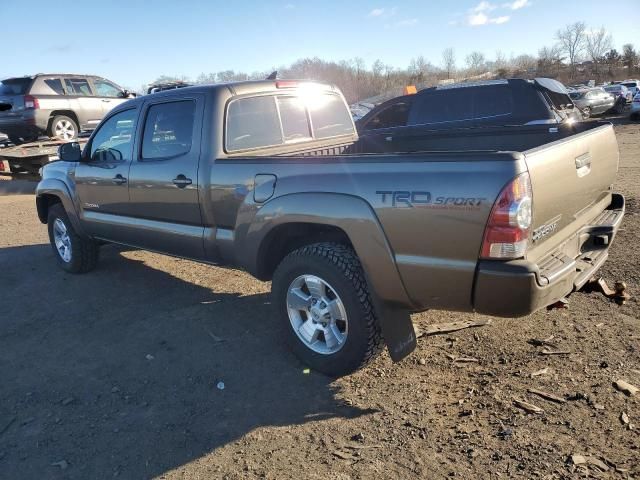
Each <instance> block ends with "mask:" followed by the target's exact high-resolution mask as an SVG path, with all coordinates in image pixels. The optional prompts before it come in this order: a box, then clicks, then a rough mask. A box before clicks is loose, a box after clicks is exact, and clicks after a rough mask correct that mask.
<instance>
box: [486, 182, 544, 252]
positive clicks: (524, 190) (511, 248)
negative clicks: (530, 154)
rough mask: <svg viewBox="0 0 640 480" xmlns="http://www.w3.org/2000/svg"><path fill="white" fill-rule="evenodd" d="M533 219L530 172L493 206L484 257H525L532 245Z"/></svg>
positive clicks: (508, 189) (504, 193)
mask: <svg viewBox="0 0 640 480" xmlns="http://www.w3.org/2000/svg"><path fill="white" fill-rule="evenodd" d="M532 217H533V200H532V197H531V180H530V178H529V173H528V172H525V173H522V174H520V175H518V176H517V177H516V178H514V179H513V180H512V181H511V182H509V183H508V184H507V185H506V186H505V187H504V188H503V189H502V191H501V192H500V195H498V199H497V200H496V202H495V203H494V204H493V208H492V209H491V215H489V220H488V222H487V226H486V227H485V230H484V239H483V241H482V250H481V253H480V257H481V258H490V259H513V258H520V257H524V255H525V253H526V252H527V247H528V246H529V228H530V227H531V220H532Z"/></svg>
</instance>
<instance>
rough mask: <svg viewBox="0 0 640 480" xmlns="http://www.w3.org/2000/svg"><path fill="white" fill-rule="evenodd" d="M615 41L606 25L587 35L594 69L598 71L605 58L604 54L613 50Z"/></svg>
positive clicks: (588, 52) (587, 44) (587, 43)
mask: <svg viewBox="0 0 640 480" xmlns="http://www.w3.org/2000/svg"><path fill="white" fill-rule="evenodd" d="M612 44H613V42H612V40H611V35H610V34H609V33H607V31H606V30H605V29H604V27H601V28H600V30H595V31H593V32H590V33H588V34H587V35H586V49H587V54H588V55H589V58H590V59H591V61H592V62H593V69H594V71H595V73H596V74H597V73H598V64H599V63H600V62H602V61H603V60H604V54H605V53H607V52H608V51H609V50H611V46H612Z"/></svg>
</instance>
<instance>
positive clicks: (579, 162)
mask: <svg viewBox="0 0 640 480" xmlns="http://www.w3.org/2000/svg"><path fill="white" fill-rule="evenodd" d="M458 92H460V90H459V91H458ZM462 92H464V90H462ZM472 102H473V101H472ZM432 136H433V138H434V139H435V140H436V141H437V142H438V143H437V146H436V148H434V149H433V150H432V151H427V152H420V153H394V154H371V153H369V152H366V151H365V152H363V154H358V153H353V152H356V151H358V150H359V148H360V147H359V146H358V144H359V141H358V136H357V134H356V131H355V128H354V124H353V120H352V119H351V115H350V112H349V108H348V106H347V104H346V102H345V100H344V98H343V96H342V95H341V94H340V92H339V90H338V89H337V88H335V87H333V86H331V85H322V84H314V83H308V82H295V81H278V80H276V81H257V82H243V83H235V84H218V85H206V86H204V85H203V86H197V87H190V88H181V89H176V90H170V91H165V92H160V93H156V94H153V95H145V96H141V97H139V98H136V99H134V100H131V101H129V102H127V103H125V104H123V105H119V106H118V107H116V108H115V109H114V110H113V111H112V112H110V113H109V114H108V115H107V116H106V118H105V119H104V120H103V121H102V123H101V124H100V125H99V126H98V128H97V129H96V131H95V132H94V133H93V135H92V136H91V138H90V140H89V142H88V143H87V145H86V146H85V148H84V150H82V151H81V149H80V146H79V145H78V144H76V143H74V142H71V143H66V144H64V145H63V146H61V147H60V151H59V156H60V159H61V161H57V162H53V163H49V164H48V165H45V166H44V167H43V168H42V177H43V178H42V180H41V182H40V183H39V184H38V186H37V191H36V207H37V212H38V217H39V219H40V220H41V221H42V222H43V223H45V224H47V225H48V227H47V228H48V232H49V238H50V241H51V246H52V251H53V254H54V255H55V259H56V262H57V263H58V264H59V265H60V267H62V268H63V269H64V270H66V271H68V272H72V273H83V272H88V271H90V270H91V269H93V268H94V267H95V266H96V262H97V260H98V254H99V249H100V245H101V244H103V243H105V242H113V243H121V244H125V245H130V246H135V247H139V248H142V249H149V250H153V251H157V252H164V253H167V254H170V255H174V256H177V257H184V258H190V259H194V260H197V261H202V262H207V263H216V264H220V265H230V266H235V267H239V268H243V269H245V270H247V271H249V272H250V273H251V274H252V275H254V276H255V277H257V278H260V279H262V280H272V289H273V299H272V304H273V308H275V309H276V312H277V317H276V318H275V319H274V321H277V322H278V323H277V326H276V327H274V328H278V327H279V328H280V331H281V337H279V338H282V339H283V340H284V341H286V342H287V343H289V345H290V346H291V348H292V349H293V351H294V352H295V353H296V354H297V355H298V356H299V357H300V358H301V360H302V361H303V362H304V363H305V364H306V365H309V366H310V367H312V368H313V369H314V370H317V371H320V372H324V373H327V374H329V375H342V374H347V373H350V372H353V371H354V370H356V369H358V368H360V367H362V366H363V365H365V364H366V363H367V362H369V361H370V360H371V359H372V358H374V357H375V356H376V354H377V353H378V352H379V349H380V347H381V346H382V345H383V342H386V344H387V347H388V349H389V352H390V356H391V358H392V359H393V360H394V361H398V360H400V359H402V358H403V357H404V356H406V355H407V354H408V353H410V352H411V351H412V350H413V349H414V347H415V345H416V336H415V332H414V330H413V326H412V324H411V319H410V316H409V313H410V312H414V311H423V310H426V309H432V308H433V309H441V310H455V311H467V312H472V311H475V312H479V313H484V314H489V315H498V316H505V317H517V316H521V315H527V314H529V313H531V312H533V311H535V310H537V309H539V308H543V307H545V306H546V305H549V304H553V303H554V302H556V301H558V299H561V298H563V297H565V296H566V295H567V294H569V293H570V292H572V291H573V290H574V289H577V288H580V287H581V286H582V285H584V284H585V283H586V282H587V281H588V280H589V279H590V278H592V277H593V275H594V274H595V272H596V270H597V269H598V268H599V267H600V266H601V265H602V263H603V262H604V261H605V259H606V258H607V252H608V248H609V246H610V245H611V243H612V240H613V238H614V236H615V233H616V231H617V230H618V227H619V226H620V223H621V221H622V218H623V215H624V198H623V197H622V196H621V195H619V194H616V193H614V192H613V191H612V190H611V185H612V184H613V183H614V181H615V178H616V172H617V168H618V150H617V143H616V138H615V133H614V130H613V127H612V125H610V124H604V125H603V124H598V123H591V122H578V123H575V124H548V123H543V124H534V125H526V126H513V127H494V128H491V127H489V128H486V127H485V128H476V129H467V131H466V132H462V131H461V130H460V129H458V130H455V131H447V130H438V131H436V132H435V133H434V134H433V135H432ZM134 145H135V146H136V148H134ZM592 167H593V168H592ZM102 274H103V275H108V272H102ZM114 300H116V299H114ZM265 308H267V307H265ZM269 308H271V307H269ZM270 314H271V310H265V311H264V312H262V311H260V312H255V316H256V318H258V319H262V318H265V317H268V316H270Z"/></svg>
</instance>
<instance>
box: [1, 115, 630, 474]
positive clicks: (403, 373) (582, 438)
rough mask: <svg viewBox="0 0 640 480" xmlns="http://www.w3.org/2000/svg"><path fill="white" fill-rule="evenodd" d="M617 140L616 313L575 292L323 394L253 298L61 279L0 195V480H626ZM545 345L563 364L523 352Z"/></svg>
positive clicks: (208, 289) (28, 212) (625, 178)
mask: <svg viewBox="0 0 640 480" xmlns="http://www.w3.org/2000/svg"><path fill="white" fill-rule="evenodd" d="M620 123H621V124H620V125H617V126H616V131H617V134H618V141H619V145H620V150H621V158H620V171H619V176H618V181H617V185H616V188H617V190H618V191H620V192H622V193H623V194H624V195H625V196H626V199H627V216H626V218H625V221H624V223H623V226H622V229H621V231H620V233H619V235H618V237H617V239H616V242H615V244H614V245H613V246H612V248H611V255H610V258H609V260H608V262H607V263H606V265H605V266H604V268H603V270H602V272H601V273H602V275H603V276H605V277H606V278H607V279H608V280H610V281H613V280H617V279H621V280H624V281H626V282H627V284H628V285H629V291H630V293H631V295H632V296H633V297H632V299H631V301H629V302H628V303H627V304H626V305H624V306H618V305H616V304H615V303H612V302H610V301H609V300H607V299H606V298H605V297H603V296H602V295H600V294H597V293H589V294H587V293H576V294H574V295H572V296H571V297H570V304H569V308H568V309H566V310H553V311H550V312H548V311H541V312H537V313H535V314H534V315H531V316H529V317H527V318H523V319H518V320H507V319H497V318H494V319H492V322H491V324H490V325H487V326H484V327H480V328H474V329H467V330H462V331H459V332H456V333H451V334H446V335H440V336H430V337H422V338H420V339H419V341H418V348H417V351H416V352H415V353H414V354H413V355H412V356H411V357H409V358H408V359H406V360H405V361H403V362H401V363H399V364H393V363H392V362H391V361H390V359H389V357H388V356H387V355H386V353H385V354H384V355H382V356H381V357H380V358H378V359H377V360H376V361H375V362H374V364H373V365H372V366H370V367H369V368H367V369H365V370H363V371H361V372H358V373H357V374H355V375H352V376H350V377H346V378H342V379H339V380H331V379H328V378H326V377H324V376H322V375H319V374H316V373H314V372H311V373H309V374H307V373H305V372H304V365H302V364H300V363H299V362H298V361H297V360H296V359H295V358H294V357H293V356H292V355H291V354H290V353H288V351H287V350H286V349H285V347H284V346H283V345H282V342H281V339H280V338H279V337H278V335H277V333H276V330H275V329H274V328H273V321H274V319H273V314H272V309H271V306H270V305H269V294H268V292H269V287H270V286H269V284H268V283H261V282H258V281H256V280H254V279H253V278H251V277H249V276H248V275H246V274H244V273H242V272H239V271H232V270H223V269H219V268H214V267H211V266H206V265H200V264H197V263H193V262H190V261H185V260H179V259H175V258H169V257H165V256H162V255H157V254H153V253H147V252H140V251H134V250H128V249H123V248H116V247H105V248H103V251H102V253H101V261H100V264H99V267H98V269H97V270H96V271H94V272H92V273H90V274H88V275H82V276H74V275H70V274H66V273H64V272H63V271H62V270H61V269H59V268H58V267H57V266H56V264H55V262H54V259H53V257H52V252H51V250H50V247H49V245H48V242H47V237H46V229H45V227H44V226H43V225H41V224H40V223H39V222H38V220H37V217H36V213H35V207H34V198H33V196H32V195H31V194H29V192H30V191H31V189H32V188H33V184H32V183H30V182H28V181H16V180H6V181H0V191H5V192H9V191H10V192H12V193H11V194H9V195H5V196H0V298H1V302H2V306H1V307H0V381H1V383H0V477H1V478H6V479H36V478H53V479H55V478H73V479H98V478H114V477H119V478H127V479H128V478H132V479H133V478H152V477H159V478H168V479H176V478H181V479H184V478H187V479H196V478H229V479H239V478H268V479H275V478H278V479H280V478H296V479H302V478H305V479H340V480H347V479H371V478H375V479H385V478H390V479H392V478H393V479H395V478H429V479H431V478H433V479H436V478H445V477H455V478H465V479H466V478H482V479H485V478H486V479H495V478H527V479H535V478H640V394H636V395H635V396H626V395H625V394H624V393H621V392H619V391H617V390H616V389H615V388H614V387H613V385H612V383H613V382H614V381H616V380H619V379H622V380H626V381H627V382H629V383H631V384H633V385H636V386H640V328H639V327H640V306H639V303H638V300H637V299H638V296H639V295H640V278H639V277H640V268H639V267H640V251H639V250H640V242H639V240H638V239H639V235H640V215H639V214H640V204H639V202H640V125H639V124H629V125H627V124H625V122H620ZM10 185H11V187H10ZM20 193H22V194H20ZM25 193H26V194H25ZM480 318H483V317H480V316H478V315H471V314H452V313H446V312H435V311H433V312H426V313H422V314H419V315H416V316H415V317H414V320H415V322H416V324H417V326H418V327H422V328H423V329H424V328H425V326H426V325H428V324H431V323H440V322H449V321H454V320H465V319H472V320H474V319H476V320H477V319H480ZM549 337H553V338H551V339H550V340H549V341H550V342H551V343H553V344H555V345H556V348H557V349H559V350H563V351H568V352H570V353H568V354H565V355H543V354H542V351H543V350H544V348H545V347H544V346H536V345H532V344H531V343H529V342H530V341H531V340H532V339H549ZM460 357H466V358H467V359H470V360H471V361H467V362H464V361H454V360H455V359H459V358H460ZM541 370H542V371H543V372H546V373H542V374H540V375H536V376H532V373H533V372H538V373H539V372H540V371H541ZM220 382H222V383H220ZM219 386H224V388H223V389H220V388H218V387H219ZM528 389H537V390H542V391H545V392H548V393H551V394H553V395H556V396H557V397H560V400H561V401H563V403H554V402H551V401H548V400H545V399H543V398H541V397H539V396H537V395H535V394H532V393H530V392H528ZM514 400H522V401H525V402H528V403H532V404H534V405H536V406H538V407H540V408H542V409H543V410H544V412H543V413H541V414H529V413H527V412H526V411H524V410H522V409H521V408H518V407H517V406H516V405H515V404H514ZM623 413H624V414H625V416H624V420H625V421H626V420H627V419H628V422H629V424H625V421H623V419H622V418H623ZM572 455H576V456H574V457H573V461H572V460H570V458H571V456H572ZM578 455H579V456H578ZM580 456H581V457H580ZM583 461H584V463H583ZM576 464H577V465H576Z"/></svg>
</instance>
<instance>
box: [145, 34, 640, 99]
mask: <svg viewBox="0 0 640 480" xmlns="http://www.w3.org/2000/svg"><path fill="white" fill-rule="evenodd" d="M461 60H462V61H461V62H460V61H459V60H458V58H457V55H456V52H455V50H454V49H453V48H451V47H447V48H445V49H444V50H443V51H442V55H441V58H440V59H439V61H438V62H437V63H432V62H431V61H430V60H428V59H426V58H425V57H424V56H422V55H420V56H417V57H415V58H413V59H411V61H410V63H409V65H408V66H407V67H406V68H397V67H394V66H392V65H389V64H386V63H384V62H382V61H381V60H376V61H374V62H373V63H372V64H371V65H370V66H367V64H366V63H365V61H364V60H363V59H362V58H358V57H356V58H353V59H350V60H342V61H328V60H323V59H321V58H317V57H314V58H304V59H300V60H297V61H296V62H294V63H293V64H291V65H288V66H279V67H274V68H273V69H271V70H269V71H264V72H263V71H255V72H252V73H245V72H236V71H234V70H224V71H220V72H213V73H202V74H200V75H199V76H198V77H197V78H195V79H189V78H187V77H184V76H168V75H163V76H161V77H159V78H157V79H156V80H155V81H154V82H153V83H161V82H168V81H176V80H181V81H186V82H191V83H197V84H203V83H223V82H235V81H243V80H258V79H264V78H266V77H267V76H268V75H269V74H270V73H271V72H272V71H274V70H277V71H278V78H296V79H310V80H317V81H323V82H328V83H333V84H335V85H337V86H338V87H339V88H340V89H341V90H342V92H343V93H344V95H345V97H346V98H347V101H348V102H350V103H352V102H356V101H361V100H363V99H369V98H372V97H376V96H383V97H384V96H387V97H389V96H395V95H399V94H400V93H401V91H402V88H403V87H404V86H407V85H417V86H418V87H420V88H423V87H427V86H432V85H436V84H438V83H442V82H452V81H462V80H466V79H474V78H506V77H524V78H532V77H535V76H546V77H551V78H556V79H558V80H560V81H563V82H565V83H572V82H574V83H575V82H580V81H586V80H596V81H597V82H602V81H606V80H613V79H618V80H620V79H621V78H616V77H617V76H624V77H625V78H628V77H630V76H632V74H634V73H638V72H640V69H639V66H638V62H639V61H640V58H639V54H638V52H637V51H636V49H635V47H634V45H633V44H630V43H629V44H625V45H623V47H622V52H618V51H617V50H616V49H615V48H613V39H612V36H611V34H610V33H609V32H607V31H606V29H604V28H603V27H602V28H599V29H589V28H588V27H587V25H586V24H585V23H584V22H575V23H571V24H569V25H566V26H565V27H564V28H561V29H559V30H558V31H557V32H556V35H555V38H554V42H553V43H552V44H551V45H548V46H543V47H542V48H540V49H539V50H538V55H537V56H535V55H528V54H522V55H517V56H514V55H511V56H510V57H507V56H506V55H505V54H504V53H503V52H502V51H500V50H498V51H496V52H495V54H494V56H493V58H487V57H486V56H485V54H484V53H483V52H480V51H473V52H471V53H469V54H468V55H466V56H465V57H464V58H463V59H461Z"/></svg>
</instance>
